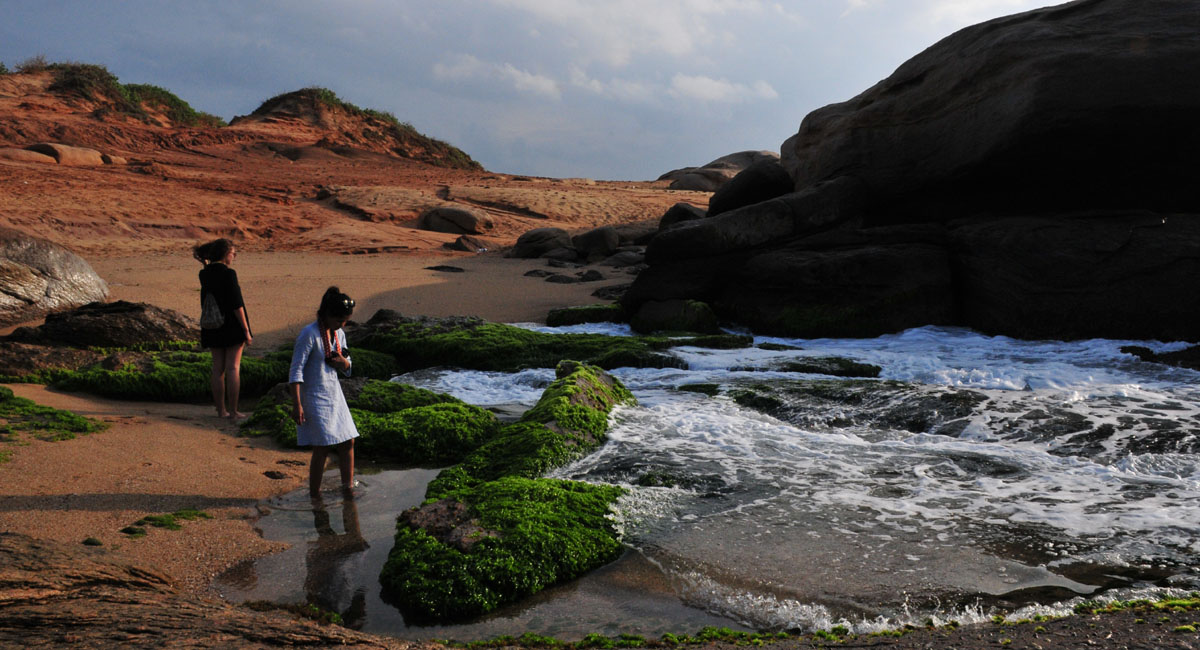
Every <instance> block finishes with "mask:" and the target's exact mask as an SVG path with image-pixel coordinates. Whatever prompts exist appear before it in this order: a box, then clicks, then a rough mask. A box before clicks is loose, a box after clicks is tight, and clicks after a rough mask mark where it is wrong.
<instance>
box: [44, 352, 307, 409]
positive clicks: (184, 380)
mask: <svg viewBox="0 0 1200 650" xmlns="http://www.w3.org/2000/svg"><path fill="white" fill-rule="evenodd" d="M130 354H133V353H130ZM105 366H106V364H105V363H100V364H94V365H91V366H87V367H85V368H80V369H78V370H60V371H55V372H53V373H51V374H50V375H49V382H50V385H51V386H53V387H55V388H58V389H60V390H67V391H77V392H83V393H90V394H92V395H99V396H101V397H109V398H112V399H125V400H144V401H159V402H197V401H204V400H207V399H211V397H212V388H211V386H212V385H211V376H212V355H211V354H209V353H208V352H146V353H136V355H135V356H131V358H130V361H129V362H128V363H125V364H124V365H122V366H120V367H116V368H109V367H105ZM287 369H288V363H287V362H285V361H282V360H280V359H278V358H273V357H270V356H268V357H267V358H263V359H256V358H252V357H246V358H243V359H242V371H241V377H242V395H243V396H255V395H262V394H263V393H265V392H267V390H269V389H270V388H271V387H272V386H274V385H275V384H277V383H279V382H281V381H283V380H285V379H286V378H287Z"/></svg>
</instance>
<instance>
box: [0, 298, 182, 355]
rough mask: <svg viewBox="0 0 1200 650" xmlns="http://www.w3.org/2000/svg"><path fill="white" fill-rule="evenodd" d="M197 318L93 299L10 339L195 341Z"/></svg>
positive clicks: (97, 343)
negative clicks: (91, 301) (94, 300)
mask: <svg viewBox="0 0 1200 650" xmlns="http://www.w3.org/2000/svg"><path fill="white" fill-rule="evenodd" d="M199 338H200V329H199V327H198V326H197V323H196V321H195V319H193V318H191V317H189V316H184V315H183V314H180V313H179V312H177V311H173V310H170V309H163V308H162V307H155V306H154V305H150V304H146V303H134V302H127V301H124V300H118V301H116V302H110V303H104V302H93V303H89V304H86V305H84V306H82V307H79V308H77V309H71V310H67V311H62V312H56V313H53V314H49V315H47V316H46V322H45V323H44V324H42V325H40V326H38V327H19V328H17V329H16V330H14V331H13V333H12V334H11V335H9V337H8V339H9V340H10V341H18V342H22V343H33V344H37V345H65V346H71V347H78V348H86V347H100V348H130V347H137V346H145V345H151V344H154V343H172V342H176V341H196V340H199Z"/></svg>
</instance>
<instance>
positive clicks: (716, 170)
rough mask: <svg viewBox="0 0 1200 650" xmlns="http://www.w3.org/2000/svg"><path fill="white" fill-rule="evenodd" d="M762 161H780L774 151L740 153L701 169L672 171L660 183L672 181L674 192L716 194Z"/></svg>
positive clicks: (661, 178) (685, 168) (664, 175)
mask: <svg viewBox="0 0 1200 650" xmlns="http://www.w3.org/2000/svg"><path fill="white" fill-rule="evenodd" d="M761 160H775V161H778V160H779V154H777V153H775V152H773V151H739V152H737V153H731V154H729V155H727V156H721V157H720V158H717V159H716V160H714V161H712V162H710V163H708V164H706V165H702V166H700V167H684V168H682V169H674V170H671V171H669V172H667V173H665V174H663V175H662V176H659V177H658V180H660V181H666V180H669V181H671V185H670V186H669V188H670V189H672V190H695V191H698V192H715V191H716V190H717V188H719V187H721V186H722V185H724V184H725V183H726V182H727V181H728V180H729V179H731V178H733V177H734V176H737V174H738V172H740V171H742V170H743V169H746V168H747V167H749V166H751V165H753V164H754V163H756V162H759V161H761Z"/></svg>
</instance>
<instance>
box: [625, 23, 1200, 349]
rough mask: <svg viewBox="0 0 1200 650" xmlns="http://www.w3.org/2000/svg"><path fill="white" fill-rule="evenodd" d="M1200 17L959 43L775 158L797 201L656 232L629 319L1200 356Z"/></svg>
mask: <svg viewBox="0 0 1200 650" xmlns="http://www.w3.org/2000/svg"><path fill="white" fill-rule="evenodd" d="M1198 74H1200V12H1197V11H1196V7H1195V4H1194V3H1189V2H1180V1H1178V0H1149V1H1143V0H1080V1H1078V2H1071V3H1067V4H1064V5H1059V6H1056V7H1050V8H1046V9H1041V10H1037V11H1031V12H1027V13H1023V14H1018V15H1015V16H1009V17H1006V18H1000V19H996V20H992V21H989V22H986V23H982V24H980V25H976V26H973V27H969V28H967V29H964V30H961V31H959V32H957V33H955V34H953V35H951V36H949V37H947V38H945V39H944V40H942V41H940V42H939V43H937V44H935V45H934V46H932V47H930V48H929V49H927V50H925V51H924V52H921V53H920V54H918V55H917V56H915V57H913V58H912V59H911V60H909V61H908V62H906V63H905V64H903V65H902V66H900V68H899V69H897V70H896V72H895V73H894V74H893V75H892V76H890V77H888V78H887V79H885V80H883V81H881V82H880V83H878V84H876V85H875V86H874V87H872V88H870V89H868V90H866V91H864V92H863V93H862V94H860V95H859V96H857V97H855V98H853V99H851V100H849V101H846V102H843V103H840V104H835V105H831V106H827V107H825V108H822V109H819V110H817V111H814V112H813V113H811V114H810V115H808V116H807V117H806V118H805V119H804V121H803V123H802V124H801V126H800V129H799V132H798V133H797V134H796V135H795V136H793V137H791V138H789V139H788V140H787V141H786V142H785V143H784V144H783V146H782V148H781V151H782V160H781V164H782V165H783V167H784V169H786V170H787V172H788V173H789V174H790V176H791V177H792V179H793V181H794V188H793V190H794V191H793V192H792V193H787V194H783V195H781V196H778V197H774V198H771V199H769V200H766V201H759V202H756V203H752V204H749V205H741V206H739V207H738V208H736V209H732V210H728V211H725V212H722V213H720V214H719V215H716V216H713V217H711V218H709V219H701V220H696V221H688V222H685V223H680V224H677V225H675V226H672V227H671V228H668V229H666V230H664V231H663V232H661V233H660V234H659V235H658V237H657V238H656V239H655V240H654V241H653V242H652V243H651V245H650V247H649V249H648V250H647V261H648V262H649V263H650V265H651V268H650V269H649V271H648V272H646V273H643V275H642V276H641V277H640V278H639V279H638V281H637V282H636V283H635V284H634V287H633V289H632V290H631V292H630V294H628V295H627V297H626V298H625V299H624V301H623V302H624V304H625V306H626V307H627V308H628V309H630V310H631V311H636V310H637V309H638V308H640V306H641V305H642V304H644V303H645V302H647V301H655V300H666V299H673V298H694V299H700V300H704V301H707V302H709V303H711V304H712V306H713V307H714V309H715V310H716V311H717V313H718V314H719V315H721V316H722V317H724V318H726V319H729V320H734V321H738V322H741V323H744V324H746V325H750V326H751V327H753V328H755V329H756V330H758V331H762V332H770V333H777V334H785V335H794V336H803V337H807V336H873V335H877V334H881V333H885V332H890V331H895V330H898V329H904V328H907V327H914V326H920V325H927V324H940V325H965V326H969V327H974V328H977V329H980V330H982V331H986V332H991V333H997V334H1008V335H1013V336H1020V337H1027V338H1083V337H1107V338H1158V339H1194V338H1197V335H1196V334H1195V333H1194V327H1193V326H1192V324H1193V323H1195V322H1196V321H1197V318H1198V317H1200V297H1197V295H1196V294H1195V292H1194V291H1190V290H1189V288H1188V283H1189V281H1190V278H1192V277H1194V276H1195V274H1196V273H1197V272H1198V271H1200V260H1197V257H1196V256H1195V255H1194V251H1195V250H1197V246H1200V229H1197V228H1196V227H1195V226H1194V225H1193V224H1194V223H1196V216H1197V215H1200V185H1197V184H1196V183H1195V182H1194V181H1193V180H1192V179H1194V178H1195V177H1196V175H1197V172H1198V171H1200V123H1198V122H1197V121H1196V120H1195V119H1193V117H1192V116H1194V115H1195V114H1196V113H1197V112H1198V110H1200V87H1196V86H1195V85H1194V84H1187V83H1186V82H1185V81H1184V80H1186V79H1192V78H1195V77H1196V76H1197V75H1198Z"/></svg>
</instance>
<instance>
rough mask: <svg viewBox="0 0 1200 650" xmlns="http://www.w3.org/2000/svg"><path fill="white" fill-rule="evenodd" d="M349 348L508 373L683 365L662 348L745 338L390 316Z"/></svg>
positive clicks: (419, 363) (745, 342)
mask: <svg viewBox="0 0 1200 650" xmlns="http://www.w3.org/2000/svg"><path fill="white" fill-rule="evenodd" d="M354 336H355V338H354V345H355V346H356V347H355V349H362V348H367V349H371V350H377V351H379V352H386V353H388V354H391V355H393V356H394V357H395V359H396V361H397V363H398V365H399V368H400V370H402V371H407V370H415V369H419V368H429V367H433V366H454V367H458V368H468V369H473V370H498V371H513V370H519V369H522V368H553V367H554V366H555V365H557V364H558V362H559V361H561V360H563V359H577V360H580V361H582V362H584V363H587V364H590V365H594V366H598V367H600V368H603V369H606V370H611V369H612V368H621V367H633V368H683V367H686V364H685V363H684V362H683V361H682V360H681V359H679V358H678V357H675V356H673V355H671V354H667V353H665V351H666V350H668V349H670V348H673V347H678V346H684V345H694V346H699V347H715V348H723V349H727V348H738V347H749V346H750V345H752V343H753V339H751V338H750V337H748V336H737V335H725V334H721V335H712V336H703V337H696V336H690V337H666V336H656V337H629V336H606V335H603V334H548V333H545V332H534V331H530V330H526V329H522V328H519V327H514V326H511V325H503V324H500V323H489V322H487V321H483V320H480V319H477V318H447V319H432V318H393V319H387V320H383V321H382V322H381V324H380V325H379V326H377V327H374V328H363V329H362V330H361V331H360V332H355V333H354Z"/></svg>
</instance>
